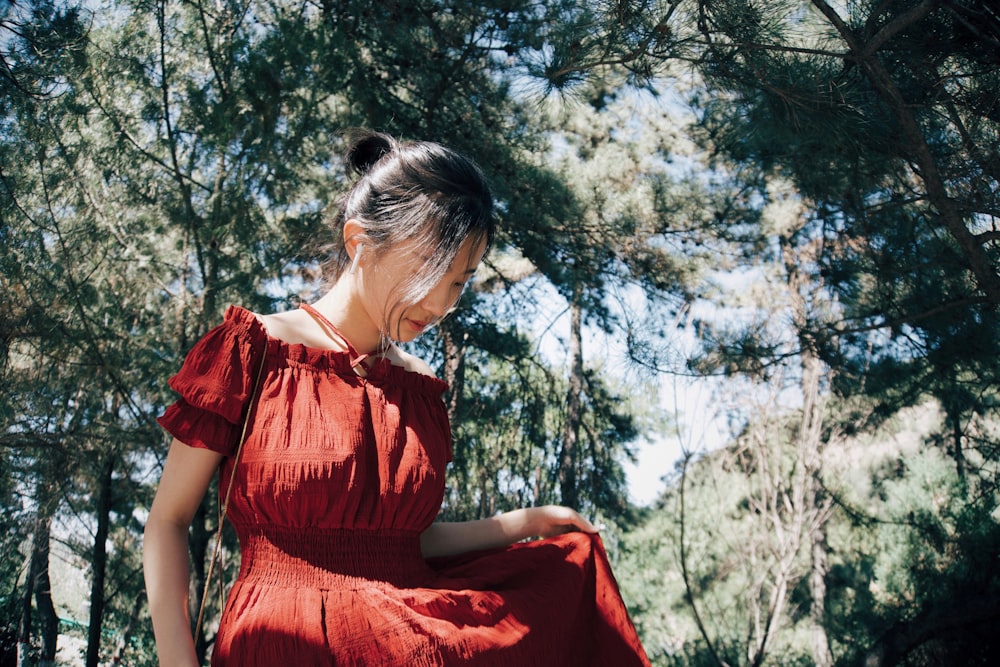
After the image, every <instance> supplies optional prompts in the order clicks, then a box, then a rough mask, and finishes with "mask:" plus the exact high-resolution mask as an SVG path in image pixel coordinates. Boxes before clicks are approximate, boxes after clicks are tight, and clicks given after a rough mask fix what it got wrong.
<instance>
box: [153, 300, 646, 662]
mask: <svg viewBox="0 0 1000 667" xmlns="http://www.w3.org/2000/svg"><path fill="white" fill-rule="evenodd" d="M260 355H266V358H265V359H264V360H263V367H262V369H263V370H262V375H261V380H260V388H259V392H258V398H257V400H256V401H254V404H253V405H251V406H249V410H250V416H249V428H248V433H247V437H246V440H245V444H244V447H243V452H242V454H241V456H240V460H239V463H238V465H237V466H236V470H235V471H234V470H233V465H232V457H231V456H227V458H226V459H225V460H224V462H223V465H222V469H221V476H222V477H221V478H222V483H221V484H220V487H221V488H223V489H224V488H225V486H226V484H227V483H228V479H229V477H230V475H234V474H235V476H236V477H235V481H234V486H233V490H232V495H231V499H230V506H229V514H228V518H229V520H230V521H231V522H232V524H233V526H234V528H235V530H236V533H237V535H238V536H239V541H240V551H241V562H240V572H239V577H238V579H237V581H236V583H235V584H234V586H233V588H232V589H231V591H230V592H229V597H228V600H227V602H226V606H225V610H224V612H223V616H222V621H221V626H220V628H219V632H218V635H217V638H216V642H215V646H214V648H213V653H212V664H213V665H216V666H220V665H234V666H239V667H254V666H256V665H260V666H264V667H274V666H276V665H295V666H296V667H307V666H311V665H317V666H319V665H338V666H339V665H351V666H355V665H357V666H361V665H365V666H382V665H385V666H394V665H399V666H403V665H406V666H407V667H410V666H414V667H416V666H421V665H427V666H431V665H433V666H438V665H484V666H485V665H490V666H494V665H495V666H497V667H525V666H531V665H539V666H542V665H544V666H545V667H552V666H554V665H567V666H573V667H578V666H581V665H608V666H609V667H627V666H629V665H648V664H649V661H648V659H647V658H646V655H645V653H644V651H643V649H642V646H641V645H640V642H639V639H638V637H637V635H636V632H635V629H634V627H633V625H632V623H631V621H630V620H629V617H628V614H627V612H626V609H625V606H624V604H623V602H622V599H621V596H620V594H619V591H618V587H617V585H616V583H615V580H614V577H613V575H612V573H611V569H610V567H609V565H608V560H607V556H606V554H605V551H604V548H603V546H602V544H601V540H600V538H599V537H597V536H590V535H586V534H583V533H571V534H568V535H564V536H560V537H557V538H552V539H547V540H539V541H533V542H525V543H519V544H515V545H513V546H511V547H508V548H504V549H494V550H488V551H480V552H476V553H470V554H465V555H462V556H459V557H455V558H445V559H437V560H432V561H431V562H428V561H427V560H425V559H424V558H423V557H422V555H421V552H420V542H419V536H420V533H421V532H422V531H423V530H424V529H426V528H427V527H428V526H429V525H430V524H431V522H432V521H433V520H434V518H435V516H436V515H437V513H438V510H439V508H440V505H441V501H442V497H443V492H444V483H445V466H446V464H447V463H448V461H449V460H450V457H451V449H450V448H451V444H450V442H451V440H450V430H449V425H448V420H447V414H446V411H445V408H444V404H443V402H442V400H441V395H442V393H443V391H444V389H445V388H446V385H445V383H443V382H441V381H440V380H437V379H435V378H432V377H428V376H425V375H422V374H419V373H414V372H411V371H407V370H405V369H403V368H401V367H399V366H394V365H391V364H390V363H389V362H388V361H387V360H384V359H380V360H377V361H376V362H375V363H374V364H373V365H372V367H371V369H370V371H369V372H368V374H367V376H366V377H364V378H362V377H359V376H358V375H357V374H356V373H355V372H354V371H353V370H352V368H351V358H350V354H349V353H346V352H337V351H331V350H320V349H315V348H309V347H305V346H303V345H297V344H288V343H285V342H283V341H280V340H277V339H275V338H271V337H269V336H268V335H267V333H266V331H265V329H264V327H263V325H262V324H261V322H260V321H259V320H258V318H257V317H256V316H255V315H254V314H253V313H251V312H249V311H247V310H244V309H242V308H238V307H235V306H234V307H230V308H229V310H228V311H227V312H226V316H225V321H224V322H223V323H222V324H221V325H219V326H218V327H216V328H215V329H213V330H212V331H210V332H209V333H208V334H206V335H205V337H204V338H202V339H201V340H200V341H199V342H198V343H197V344H196V345H195V347H194V348H193V349H192V350H191V352H190V353H189V354H188V356H187V359H186V361H185V362H184V365H183V367H182V368H181V370H180V371H179V372H178V374H177V375H175V376H174V377H172V378H171V379H170V386H171V387H172V388H173V389H174V390H175V391H177V392H178V393H179V394H180V398H179V399H178V400H177V402H176V403H175V404H174V405H172V406H171V407H170V408H168V409H167V411H166V412H165V413H164V414H163V416H162V417H161V418H160V420H159V421H160V424H161V425H162V426H163V427H164V428H165V429H166V430H167V431H168V432H170V433H171V434H172V435H173V436H174V437H176V438H177V439H178V440H180V441H181V442H184V443H186V444H187V445H189V446H192V447H203V448H208V449H211V450H214V451H217V452H221V453H223V454H227V455H230V454H232V452H233V449H234V445H235V443H236V441H237V439H238V437H239V433H238V431H239V430H240V428H241V426H242V415H243V412H244V409H245V407H246V403H247V402H248V400H249V398H250V396H251V395H252V393H253V387H254V381H255V377H256V374H257V369H258V368H259V364H260V363H261V356H260Z"/></svg>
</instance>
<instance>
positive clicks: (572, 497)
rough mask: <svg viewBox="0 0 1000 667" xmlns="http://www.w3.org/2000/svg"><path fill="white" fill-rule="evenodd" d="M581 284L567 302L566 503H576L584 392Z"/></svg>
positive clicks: (562, 460) (562, 480)
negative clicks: (568, 316)
mask: <svg viewBox="0 0 1000 667" xmlns="http://www.w3.org/2000/svg"><path fill="white" fill-rule="evenodd" d="M581 292H582V288H581V287H580V285H579V284H577V285H574V286H573V301H572V302H571V303H570V325H569V361H570V375H569V390H568V391H567V392H566V421H565V422H564V423H563V437H562V451H561V452H560V454H559V491H560V497H561V499H562V503H563V504H564V505H567V506H569V507H574V508H575V507H578V506H579V489H578V488H577V482H576V459H577V441H578V440H579V437H580V422H581V421H582V419H583V416H582V411H581V398H582V395H583V326H582V320H583V309H582V308H581V306H580V295H581Z"/></svg>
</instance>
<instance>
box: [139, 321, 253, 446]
mask: <svg viewBox="0 0 1000 667" xmlns="http://www.w3.org/2000/svg"><path fill="white" fill-rule="evenodd" d="M266 343H267V338H266V335H265V334H264V330H263V327H262V326H261V325H260V323H259V321H258V320H257V318H256V316H255V315H254V314H253V313H251V312H249V311H247V310H243V309H241V308H236V307H232V306H231V307H230V308H229V309H228V310H227V311H226V315H225V320H224V321H223V323H222V324H220V325H219V326H217V327H215V328H214V329H212V330H211V331H209V332H208V333H207V334H205V336H204V337H202V338H201V340H199V341H198V342H197V343H195V345H194V347H193V348H191V351H190V352H188V355H187V357H186V358H185V359H184V364H183V365H182V366H181V369H180V371H178V373H177V374H176V375H174V376H173V377H171V378H170V379H169V380H168V384H169V385H170V387H171V389H173V390H174V391H176V392H177V393H178V394H179V395H180V397H179V398H178V400H177V402H175V403H174V404H173V405H171V406H170V407H169V408H167V410H166V412H164V413H163V415H162V416H161V417H160V418H159V419H157V421H158V422H159V424H160V426H162V427H163V428H164V429H165V430H166V431H167V432H168V433H170V434H171V435H172V436H174V437H175V438H177V439H178V440H180V441H181V442H183V443H185V444H187V445H189V446H191V447H198V448H202V449H211V450H212V451H215V452H219V453H220V454H224V455H229V454H231V453H232V451H233V449H234V448H235V446H236V438H237V437H238V436H239V431H240V426H241V424H242V419H243V411H244V409H245V406H246V403H247V401H248V400H249V398H250V395H251V394H252V393H253V389H254V383H255V381H256V378H257V369H258V367H259V364H260V363H261V355H262V354H264V352H265V347H266Z"/></svg>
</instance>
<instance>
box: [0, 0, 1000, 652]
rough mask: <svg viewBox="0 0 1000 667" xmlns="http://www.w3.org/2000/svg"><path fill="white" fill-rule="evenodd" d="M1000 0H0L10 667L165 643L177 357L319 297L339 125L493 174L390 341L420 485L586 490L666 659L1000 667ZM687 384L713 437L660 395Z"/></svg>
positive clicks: (477, 494)
mask: <svg viewBox="0 0 1000 667" xmlns="http://www.w3.org/2000/svg"><path fill="white" fill-rule="evenodd" d="M993 7H995V5H994V4H993V3H986V2H972V1H965V0H936V1H933V0H879V1H874V0H856V1H855V0H849V1H846V2H833V1H827V0H813V1H812V2H808V1H805V0H801V1H794V0H776V1H773V2H763V1H760V0H717V1H712V2H708V1H698V0H674V1H668V0H660V1H636V2H628V1H624V0H622V1H618V2H615V1H612V0H593V1H589V0H583V1H577V2H568V1H564V0H486V1H483V2H459V1H453V0H414V1H412V2H395V1H391V0H390V1H386V2H369V1H364V2H361V1H355V0H173V1H169V2H168V1H167V0H105V1H101V0H89V1H86V2H81V3H77V2H68V1H63V0H14V1H11V0H0V294H2V297H0V388H2V391H0V424H2V427H0V504H2V511H0V541H2V550H3V558H2V565H0V620H2V624H0V664H2V665H12V664H42V665H49V664H53V663H54V662H55V661H59V662H61V663H66V664H86V665H88V666H93V665H98V664H128V665H153V664H155V657H154V655H155V654H154V649H153V639H152V633H151V629H150V624H149V620H148V614H147V611H146V608H145V598H144V592H143V582H142V575H141V568H140V553H141V537H142V526H143V519H144V516H145V512H146V509H147V508H148V506H149V502H150V500H151V497H152V494H153V492H154V489H155V484H156V480H157V476H158V470H159V466H160V465H161V464H162V460H163V457H164V454H165V451H166V445H167V443H166V441H165V437H164V434H163V433H162V432H161V431H160V430H159V429H158V427H157V425H156V423H155V417H156V416H157V415H158V414H160V413H161V412H162V410H163V409H164V407H165V406H166V405H168V404H169V403H170V402H171V401H172V396H171V395H170V392H169V390H168V388H167V386H166V382H165V380H166V378H167V377H169V376H170V375H171V374H172V373H173V372H174V371H175V370H176V369H177V368H178V366H179V364H180V363H181V360H182V358H183V355H184V353H185V352H186V351H187V350H188V349H189V348H190V346H191V345H192V343H193V342H194V341H195V340H197V338H198V337H199V336H200V335H201V334H203V333H204V332H205V331H206V330H207V329H208V328H209V327H211V326H213V325H214V324H216V323H217V322H219V320H220V318H221V314H222V312H223V310H224V308H225V307H226V306H227V305H228V304H230V303H236V304H240V305H243V306H246V307H248V308H251V309H254V310H257V311H260V312H273V311H276V310H281V309H285V308H290V307H294V306H295V305H296V304H297V303H298V302H300V301H302V300H309V299H311V298H314V297H315V295H316V293H317V290H318V289H319V284H320V283H319V276H318V273H317V259H318V257H320V256H321V252H322V250H321V249H322V246H323V244H324V243H325V242H327V241H329V240H330V230H329V229H328V228H327V227H326V226H325V224H324V220H325V218H326V215H325V214H326V212H327V210H328V207H330V206H331V205H332V204H333V203H334V202H335V201H336V198H337V196H338V194H339V193H341V192H343V191H344V187H345V174H344V173H343V170H342V167H341V165H340V163H339V160H338V156H339V154H340V151H341V148H342V140H341V136H342V131H343V130H344V129H345V128H348V127H352V126H365V127H373V128H376V129H380V130H384V131H387V132H390V133H392V134H395V135H397V136H400V137H404V138H418V139H431V140H439V141H442V142H445V143H447V144H449V145H451V146H453V147H455V148H457V149H459V150H462V151H466V152H469V153H470V154H472V155H473V156H474V157H475V158H476V159H477V160H478V161H479V162H480V163H481V164H482V166H483V167H484V169H485V171H486V172H487V173H488V174H489V176H490V178H491V179H492V181H493V183H494V185H495V188H496V191H497V196H498V201H499V203H500V211H501V219H502V220H501V222H502V229H503V231H502V234H501V238H500V241H499V245H498V247H497V248H496V250H495V251H494V253H493V254H492V255H491V257H490V258H489V260H488V261H487V262H486V265H485V266H484V267H483V269H482V270H481V271H480V273H479V274H478V275H477V276H476V279H475V281H474V283H473V286H472V289H471V290H469V291H468V292H467V293H466V295H465V296H464V297H463V298H464V300H465V302H464V303H463V307H462V308H461V310H460V311H459V312H458V313H457V314H456V315H455V316H454V317H453V318H451V319H449V320H448V321H446V322H445V323H444V324H443V325H442V326H441V327H439V329H438V330H437V331H436V334H434V335H431V336H429V337H428V339H427V340H426V341H424V342H423V343H422V344H421V345H420V346H418V347H417V349H416V350H415V351H416V352H418V353H420V354H423V355H425V356H426V357H427V358H429V359H430V360H431V361H432V363H433V365H434V366H435V367H436V369H437V370H438V371H439V373H440V375H441V377H443V378H444V379H446V380H447V381H448V382H449V383H450V387H451V388H450V391H449V393H448V395H447V401H448V408H449V412H450V415H451V417H452V419H453V423H454V424H455V434H454V435H455V461H454V463H453V466H452V468H451V471H450V479H449V492H448V494H447V496H446V501H445V508H444V512H445V515H446V516H448V517H451V518H472V517H481V516H487V515H490V514H493V513H495V512H497V511H500V510H504V509H507V508H511V507H515V506H521V505H526V504H534V503H547V502H560V503H566V504H570V505H574V506H577V507H579V508H580V509H581V510H582V511H583V512H585V513H586V514H588V515H590V516H593V517H595V518H597V519H598V520H600V521H602V522H603V523H604V524H605V526H606V527H605V530H604V535H605V541H606V543H607V544H608V548H609V553H610V555H611V557H612V559H613V561H614V566H615V568H616V573H617V575H618V578H619V582H620V584H621V587H622V591H623V595H624V597H625V599H626V602H627V603H628V605H629V608H630V610H631V612H632V614H633V616H634V619H635V622H636V624H637V627H638V629H639V631H640V633H641V635H642V638H643V641H644V644H645V646H646V649H647V651H648V653H649V655H650V657H651V659H652V660H653V662H654V664H656V665H763V664H781V665H793V664H802V665H824V666H826V665H834V664H836V665H861V664H864V665H895V664H905V665H935V664H967V665H973V664H990V663H992V664H997V659H998V657H1000V644H998V641H1000V640H998V637H997V633H996V632H995V628H996V627H997V622H998V620H1000V526H998V519H1000V513H998V510H997V492H998V490H997V481H998V479H997V471H998V467H997V466H998V459H1000V449H998V443H1000V439H998V436H1000V433H998V428H997V424H998V422H997V410H998V405H1000V404H998V377H997V375H998V372H1000V364H998V363H997V358H998V354H997V352H998V349H1000V336H998V333H1000V327H998V324H1000V322H998V315H1000V310H998V308H1000V273H998V268H997V267H998V261H997V260H998V255H1000V226H998V220H1000V194H998V180H1000V178H998V177H1000V152H998V147H1000V136H998V129H1000V104H998V93H1000V72H998V65H1000V16H998V14H997V11H996V10H995V9H993ZM695 386H697V387H702V388H703V389H700V390H699V391H705V392H711V393H710V394H707V395H709V396H710V399H709V402H710V405H711V407H712V409H713V411H714V414H715V415H716V416H717V419H716V420H715V422H714V423H717V424H722V425H723V426H724V433H725V435H726V437H725V439H723V440H722V441H721V442H719V443H717V446H713V447H706V446H702V445H701V443H699V442H698V440H697V437H692V435H691V434H692V433H694V434H697V433H699V432H700V430H699V429H700V426H699V425H698V424H697V423H695V424H694V425H693V426H692V422H691V419H692V417H691V415H684V414H683V413H682V412H681V411H680V410H675V409H674V408H673V407H672V406H671V404H670V401H668V400H666V399H667V398H669V397H670V394H671V392H663V391H661V390H663V388H669V387H676V388H677V392H676V394H675V395H674V397H673V398H672V399H671V400H676V402H677V404H678V405H681V404H684V402H685V401H686V398H685V391H687V390H688V389H689V388H690V387H695ZM693 427H694V428H695V430H693V431H692V430H691V429H692V428H693ZM667 441H676V442H681V443H683V449H682V455H681V456H680V457H679V459H678V462H677V465H676V468H675V469H674V470H673V471H672V472H671V474H669V475H668V476H667V477H666V478H665V479H664V480H663V481H664V484H663V486H662V493H661V494H660V495H659V497H658V498H657V499H656V500H655V502H652V503H647V504H644V505H642V506H637V505H636V504H635V503H632V502H630V501H629V495H628V488H627V484H626V477H625V474H624V470H625V467H624V466H626V465H628V464H629V461H630V457H631V456H633V455H634V453H635V452H636V450H637V448H639V447H642V446H644V444H643V443H664V442H667ZM647 447H648V446H647ZM210 496H211V497H209V498H208V499H207V500H206V502H205V504H204V506H203V508H202V511H201V512H200V513H199V515H198V516H197V518H196V520H195V524H194V526H193V527H192V530H191V553H192V556H193V567H192V575H193V576H192V580H193V584H192V603H193V605H194V606H195V607H197V604H198V602H199V600H200V597H201V590H202V584H203V582H204V577H205V559H206V551H207V550H208V548H209V545H210V542H211V539H210V536H211V534H212V532H213V530H214V527H215V525H216V524H215V518H214V517H215V499H214V496H213V494H210ZM224 551H225V552H226V553H227V554H228V555H232V554H233V553H234V551H235V544H234V543H233V539H232V536H231V535H227V542H226V546H225V549H224ZM233 561H234V558H228V559H227V561H226V567H225V569H224V577H225V578H227V579H231V578H232V576H233V574H234V566H235V563H234V562H233ZM212 597H213V599H212V600H210V601H209V623H208V632H207V633H206V634H207V637H206V638H204V639H203V640H202V641H201V642H200V644H199V650H200V651H201V652H202V655H205V654H207V653H208V652H210V650H211V642H212V639H213V637H214V635H213V630H212V627H213V625H212V624H213V623H214V622H215V620H216V619H217V614H218V609H217V601H216V600H215V597H216V596H212Z"/></svg>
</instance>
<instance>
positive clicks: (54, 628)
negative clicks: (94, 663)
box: [32, 514, 59, 667]
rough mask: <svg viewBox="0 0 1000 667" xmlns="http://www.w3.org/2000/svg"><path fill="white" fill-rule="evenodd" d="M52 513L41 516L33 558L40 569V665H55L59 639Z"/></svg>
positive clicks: (37, 584) (37, 587) (37, 600)
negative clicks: (52, 572)
mask: <svg viewBox="0 0 1000 667" xmlns="http://www.w3.org/2000/svg"><path fill="white" fill-rule="evenodd" d="M51 527H52V515H51V514H47V515H46V516H44V517H39V520H38V525H37V526H36V529H35V539H34V545H33V546H32V551H34V552H35V556H33V558H32V559H33V560H34V561H35V563H36V565H37V567H38V570H37V572H36V573H35V605H36V606H37V608H38V629H39V632H40V633H41V636H42V653H41V655H40V656H39V658H38V666H39V667H53V665H55V664H56V644H57V643H58V641H59V616H58V615H57V614H56V608H55V605H54V604H52V581H51V579H50V578H49V536H50V529H51Z"/></svg>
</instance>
